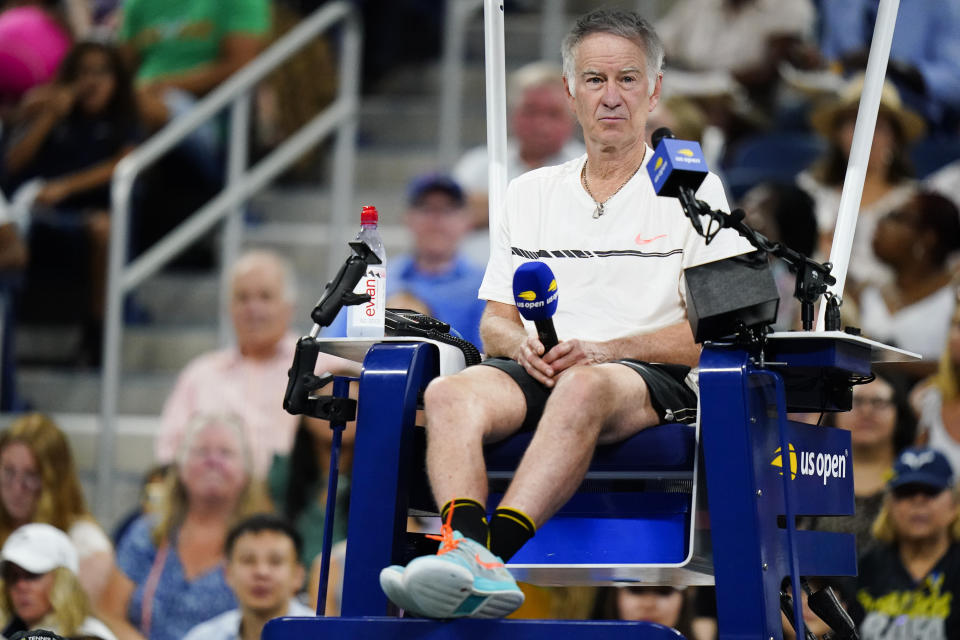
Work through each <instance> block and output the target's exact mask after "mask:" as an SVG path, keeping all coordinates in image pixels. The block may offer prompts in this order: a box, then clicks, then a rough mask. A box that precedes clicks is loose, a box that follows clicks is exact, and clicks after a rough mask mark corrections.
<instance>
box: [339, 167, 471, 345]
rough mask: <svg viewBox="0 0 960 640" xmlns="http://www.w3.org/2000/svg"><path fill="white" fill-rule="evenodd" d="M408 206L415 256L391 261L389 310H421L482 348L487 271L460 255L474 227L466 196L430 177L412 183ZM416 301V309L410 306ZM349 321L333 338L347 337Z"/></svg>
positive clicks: (446, 179)
mask: <svg viewBox="0 0 960 640" xmlns="http://www.w3.org/2000/svg"><path fill="white" fill-rule="evenodd" d="M407 202H408V206H407V210H406V213H405V214H404V222H405V223H406V225H407V228H408V229H409V230H410V234H411V239H412V243H413V251H412V252H411V253H409V254H407V255H401V256H399V257H397V258H390V261H389V270H388V272H387V306H388V307H409V306H419V308H418V309H416V310H418V311H422V312H425V313H427V314H429V315H431V316H433V317H435V318H437V319H439V320H443V321H444V322H446V323H448V324H449V325H450V326H451V327H453V329H455V330H456V331H457V332H458V333H460V335H462V336H463V337H464V339H466V340H469V341H470V342H472V343H473V344H475V345H477V346H478V347H479V346H480V316H481V315H483V309H484V302H483V301H482V300H480V299H479V298H477V291H478V290H479V289H480V282H481V281H482V280H483V268H482V267H480V266H479V265H477V264H474V263H473V262H471V261H470V260H469V259H468V258H467V257H466V256H465V255H464V254H463V252H462V250H461V244H462V242H463V239H464V237H465V236H466V235H467V233H469V231H470V228H471V225H472V223H471V218H470V214H469V212H468V210H467V206H466V203H467V200H466V196H465V194H464V191H463V189H462V188H461V187H460V185H459V184H458V183H457V182H456V181H455V180H454V179H453V178H452V177H450V176H449V175H446V174H443V173H427V174H424V175H421V176H418V177H416V178H414V179H413V180H412V181H411V182H410V185H409V186H408V188H407ZM388 251H389V248H388ZM411 298H412V299H413V300H414V301H415V302H416V303H417V304H414V305H411ZM345 317H346V315H345V312H341V313H340V316H339V317H338V318H337V320H336V321H335V322H334V324H333V325H331V327H330V330H329V331H328V335H345V334H344V331H345V322H344V319H345Z"/></svg>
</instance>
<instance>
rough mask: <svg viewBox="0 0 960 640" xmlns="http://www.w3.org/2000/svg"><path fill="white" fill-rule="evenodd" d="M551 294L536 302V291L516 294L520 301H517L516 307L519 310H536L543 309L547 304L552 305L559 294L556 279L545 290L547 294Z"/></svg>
mask: <svg viewBox="0 0 960 640" xmlns="http://www.w3.org/2000/svg"><path fill="white" fill-rule="evenodd" d="M551 291H552V292H553V293H552V294H551V295H549V296H547V298H546V299H544V300H537V292H536V291H529V290H528V291H521V292H520V293H518V294H517V298H520V299H522V300H523V301H522V302H521V301H520V300H517V301H516V302H517V307H519V308H520V309H538V308H540V307H544V306H546V305H548V304H552V303H553V302H554V301H555V300H556V299H557V295H558V294H559V292H558V291H557V281H556V279H554V280H552V281H551V282H550V286H549V287H548V288H547V293H550V292H551Z"/></svg>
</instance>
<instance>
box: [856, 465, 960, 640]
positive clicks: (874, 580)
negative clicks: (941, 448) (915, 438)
mask: <svg viewBox="0 0 960 640" xmlns="http://www.w3.org/2000/svg"><path fill="white" fill-rule="evenodd" d="M957 505H958V503H957V490H956V486H955V485H954V478H953V470H952V469H951V468H950V463H949V462H948V461H947V459H946V457H944V455H943V454H942V453H940V452H938V451H935V450H934V449H927V448H910V449H906V450H905V451H904V452H903V453H901V454H900V456H899V457H898V458H897V461H896V463H894V466H893V475H892V477H891V478H890V481H889V482H888V483H887V496H886V498H885V501H884V505H883V508H882V509H881V511H880V515H879V516H877V520H876V522H875V523H874V525H873V535H874V536H875V537H876V538H877V539H879V540H880V541H881V542H883V543H885V544H884V545H883V546H882V547H880V548H879V549H876V550H874V551H871V552H870V553H868V554H867V555H865V556H863V557H862V558H861V559H860V567H859V573H860V575H859V577H858V578H857V593H856V606H855V607H852V609H854V610H853V611H851V613H852V614H853V617H854V620H855V621H857V622H858V624H859V630H860V638H861V639H862V640H879V639H882V638H893V637H897V638H958V637H960V612H958V609H960V605H958V603H957V602H956V600H957V595H958V594H960V544H958V542H957V541H958V540H960V519H958V506H957Z"/></svg>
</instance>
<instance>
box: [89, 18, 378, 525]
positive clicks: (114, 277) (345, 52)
mask: <svg viewBox="0 0 960 640" xmlns="http://www.w3.org/2000/svg"><path fill="white" fill-rule="evenodd" d="M341 23H342V24H343V27H344V28H343V30H342V32H341V33H340V37H339V38H338V42H339V45H340V59H339V68H338V83H339V86H338V90H337V98H336V100H334V102H333V103H332V104H330V105H329V106H328V107H327V108H326V109H324V110H323V111H322V112H320V113H318V114H317V115H316V116H314V118H313V119H311V120H310V121H309V122H308V123H307V124H305V125H303V126H302V127H301V128H300V129H299V130H298V131H297V132H296V133H294V134H292V135H291V136H290V137H289V138H288V139H287V140H286V141H284V142H283V143H282V144H281V145H280V146H278V147H277V148H276V149H274V150H273V151H272V152H271V153H270V154H269V155H267V156H266V157H265V158H263V159H262V160H260V161H259V162H258V163H257V164H255V165H254V166H253V167H249V168H245V167H246V157H247V144H248V141H247V131H248V124H249V118H250V96H251V92H252V91H253V89H254V87H255V85H256V84H257V83H258V82H259V81H260V80H262V79H263V78H264V77H265V76H266V75H267V74H269V73H270V72H271V71H273V70H274V69H276V68H277V67H278V66H280V65H281V64H283V63H284V62H285V61H286V60H287V59H289V58H290V57H291V56H292V55H294V54H295V53H297V52H298V51H299V50H300V49H302V48H303V47H305V46H306V45H307V44H309V43H310V42H311V41H313V40H314V39H315V38H316V37H317V36H318V35H319V34H320V33H322V32H324V31H326V30H328V29H330V28H331V27H333V26H336V25H339V24H341ZM361 38H362V35H361V26H360V21H359V18H358V16H357V14H356V11H355V10H354V8H353V6H352V5H351V4H350V3H349V2H347V1H346V0H338V1H336V2H332V3H329V4H326V5H324V6H323V7H321V8H319V9H317V10H316V11H315V12H314V13H313V14H312V15H310V16H308V17H307V18H305V19H304V20H302V21H301V22H300V23H299V24H298V25H297V26H296V27H295V28H294V29H292V30H291V31H290V32H289V33H287V34H286V35H285V36H284V37H283V38H281V39H280V40H278V41H277V42H275V43H274V44H273V45H271V46H270V47H269V48H268V49H267V50H266V51H264V52H263V53H262V54H261V55H259V56H258V57H257V58H256V59H255V60H253V61H251V62H250V63H249V64H247V65H246V66H244V67H243V68H242V69H240V70H239V71H237V72H236V73H235V74H233V75H232V76H231V77H230V78H228V79H227V80H226V81H224V82H223V83H222V84H221V85H220V86H219V87H217V88H216V89H215V90H214V91H212V92H211V93H210V94H209V95H208V96H206V97H205V98H204V99H203V100H201V101H200V102H198V103H197V105H196V106H195V107H194V108H193V109H192V110H191V111H190V112H189V113H188V114H185V115H184V116H182V117H179V118H176V119H174V120H173V121H171V122H170V123H169V124H167V125H166V126H165V127H164V128H163V129H162V130H160V131H159V132H158V133H157V134H156V135H154V136H153V137H151V138H150V139H149V140H147V141H146V142H145V143H144V144H142V145H140V146H139V147H138V148H137V149H136V150H134V151H133V152H132V153H130V154H129V155H128V156H126V157H125V158H124V159H123V160H121V161H120V163H119V164H118V165H117V168H116V170H115V171H114V175H113V183H112V185H111V199H112V205H113V214H112V216H111V217H112V220H111V225H110V249H109V266H108V273H107V306H106V314H105V319H104V320H105V334H104V345H103V378H102V389H101V403H100V414H101V430H100V437H99V443H98V451H97V487H96V496H97V501H96V504H97V515H98V516H99V517H100V519H101V521H106V520H109V519H110V517H111V515H112V513H111V511H112V500H111V499H110V496H109V495H108V494H109V492H110V491H111V490H112V481H113V467H114V449H115V443H114V440H115V430H116V412H117V399H118V390H119V382H120V375H119V374H120V346H121V345H120V339H121V332H122V331H123V322H122V308H123V297H124V295H125V294H127V293H128V292H130V291H131V290H133V289H134V288H136V287H137V286H138V285H139V284H140V283H142V282H143V281H144V280H145V279H146V278H148V277H149V276H151V275H153V274H154V273H156V272H157V271H159V270H160V269H161V268H162V267H163V266H164V265H166V264H167V263H169V262H170V260H172V259H173V258H174V257H176V256H177V255H178V254H179V253H180V252H182V251H183V250H184V249H186V248H187V247H188V246H189V245H190V244H191V243H193V242H194V241H196V240H197V239H198V238H199V237H200V236H201V235H202V234H204V233H205V232H207V231H208V230H209V229H210V228H212V227H213V225H214V224H216V223H217V222H219V221H220V220H223V219H226V220H227V224H226V228H225V231H224V238H223V243H222V245H223V249H222V254H221V263H222V264H221V268H222V269H224V271H225V270H226V269H225V267H226V266H227V265H229V264H230V263H231V262H232V259H233V258H234V257H235V256H236V254H237V253H239V247H240V243H241V239H242V238H241V236H242V217H241V213H240V206H241V205H242V204H243V203H244V202H245V201H246V200H247V199H249V198H250V197H251V196H252V195H253V194H254V193H256V192H257V191H258V190H259V189H261V188H262V187H264V186H265V185H266V184H268V183H269V182H270V181H271V180H273V179H274V178H275V177H276V176H278V175H279V174H280V173H281V172H283V171H284V170H285V169H287V168H288V167H289V166H291V165H292V164H293V163H294V162H295V161H296V160H297V159H299V158H300V157H301V156H302V155H303V153H304V152H306V151H308V150H309V149H310V148H312V147H313V146H314V145H316V144H317V143H318V142H319V141H320V140H321V139H322V138H323V137H324V136H326V135H328V134H330V133H331V132H335V133H336V136H337V138H336V143H335V149H334V169H333V179H332V182H333V194H332V213H331V224H332V227H333V228H334V229H340V230H345V229H346V225H347V219H346V215H347V210H348V208H349V205H350V201H351V200H352V198H353V175H354V163H355V159H356V131H357V116H358V111H359V86H360V79H359V73H360V45H361ZM228 105H229V106H230V108H231V127H230V136H231V139H230V144H229V149H228V154H229V155H228V162H227V167H228V168H227V184H226V187H225V188H224V190H223V191H221V192H220V193H219V194H218V195H217V196H216V197H215V198H213V199H212V200H211V201H210V202H208V203H207V204H206V205H204V206H203V207H201V208H200V209H199V210H198V211H196V212H194V213H193V214H192V215H191V216H190V217H189V218H187V219H186V220H184V221H183V222H181V223H180V224H179V225H177V227H175V228H174V229H173V230H172V231H171V232H169V233H168V234H167V235H166V236H164V237H163V238H162V239H161V240H160V241H158V242H157V243H156V244H155V245H154V246H153V247H151V248H150V249H149V250H147V251H145V252H144V253H143V254H142V255H141V256H139V257H138V258H137V259H135V260H133V261H132V262H131V263H130V264H129V265H126V266H124V262H125V261H126V251H125V248H126V237H127V230H128V224H129V215H130V199H131V192H132V189H133V183H134V181H135V179H136V178H137V176H138V175H139V174H140V173H141V172H142V171H143V170H144V169H145V168H147V167H148V166H150V165H152V164H153V163H154V162H156V161H157V160H158V159H159V158H161V157H162V156H163V155H164V154H166V153H167V152H168V151H170V150H171V149H173V148H174V147H175V146H177V145H178V144H180V143H181V142H182V141H183V140H184V138H186V137H187V136H188V135H189V134H190V133H192V132H193V131H195V130H196V129H198V128H199V127H201V126H202V125H204V124H205V123H207V122H208V121H209V120H210V119H211V118H213V117H214V116H216V115H217V114H218V113H219V112H220V110H221V109H223V108H225V107H227V106H228ZM333 258H335V256H334V257H332V258H331V259H333ZM332 266H333V267H335V266H336V264H335V263H334V264H333V265H332ZM223 277H224V278H225V277H226V276H225V275H224V276H223ZM224 282H225V280H224ZM223 288H224V287H222V289H223ZM223 308H224V305H221V309H223ZM221 326H226V323H224V322H223V316H221ZM221 333H222V336H223V335H226V332H221Z"/></svg>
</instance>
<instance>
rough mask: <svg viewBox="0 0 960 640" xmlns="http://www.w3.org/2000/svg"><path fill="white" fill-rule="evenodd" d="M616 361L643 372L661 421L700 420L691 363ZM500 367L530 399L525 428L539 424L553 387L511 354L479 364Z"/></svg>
mask: <svg viewBox="0 0 960 640" xmlns="http://www.w3.org/2000/svg"><path fill="white" fill-rule="evenodd" d="M613 362H616V363H619V364H622V365H625V366H627V367H630V368H631V369H633V370H634V371H636V372H637V373H639V374H640V377H641V378H643V381H644V382H645V383H646V384H647V389H648V390H649V392H650V404H651V405H652V406H653V409H654V411H656V412H657V416H659V417H660V422H661V423H663V422H682V423H683V424H693V423H694V422H696V420H697V394H696V393H694V391H693V389H691V388H690V386H689V385H688V384H687V383H686V381H685V379H686V377H687V374H688V373H690V367H687V366H684V365H682V364H663V363H652V362H643V361H642V360H630V359H624V360H614V361H613ZM475 366H487V367H494V368H495V369H500V370H501V371H503V372H504V373H506V374H507V375H509V376H510V377H511V378H512V379H513V381H514V382H516V383H517V386H518V387H520V391H522V392H523V398H524V400H526V403H527V413H526V416H524V419H523V425H522V426H521V430H523V431H529V430H533V429H535V428H536V426H537V423H538V422H539V421H540V416H542V415H543V408H544V407H545V406H546V404H547V398H548V397H549V396H550V392H551V391H552V389H551V388H550V387H546V386H544V385H542V384H540V383H539V382H537V380H536V379H535V378H533V377H532V376H531V375H530V374H529V373H527V371H526V369H524V368H523V367H522V366H521V365H520V363H518V362H517V361H516V360H511V359H509V358H487V359H486V360H484V361H483V362H481V363H480V364H479V365H475Z"/></svg>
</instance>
